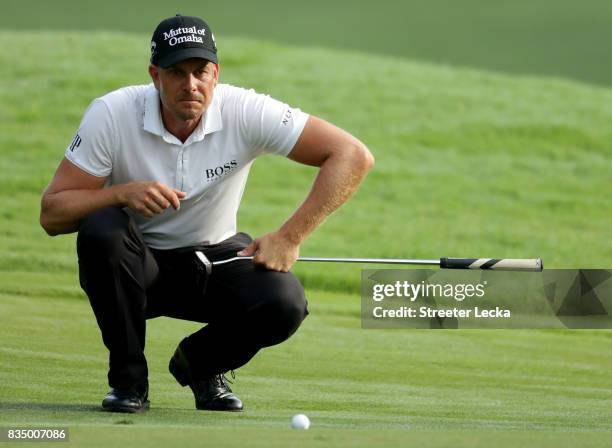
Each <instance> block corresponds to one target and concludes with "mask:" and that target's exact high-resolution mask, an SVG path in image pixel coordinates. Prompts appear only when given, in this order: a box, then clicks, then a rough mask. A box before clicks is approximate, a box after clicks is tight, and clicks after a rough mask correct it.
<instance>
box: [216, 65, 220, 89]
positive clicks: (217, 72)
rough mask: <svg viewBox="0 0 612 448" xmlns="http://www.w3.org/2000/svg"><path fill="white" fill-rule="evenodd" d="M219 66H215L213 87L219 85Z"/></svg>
mask: <svg viewBox="0 0 612 448" xmlns="http://www.w3.org/2000/svg"><path fill="white" fill-rule="evenodd" d="M220 69H221V66H220V65H219V64H215V86H216V85H217V84H218V83H219V70H220Z"/></svg>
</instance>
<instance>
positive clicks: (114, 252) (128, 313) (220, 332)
mask: <svg viewBox="0 0 612 448" xmlns="http://www.w3.org/2000/svg"><path fill="white" fill-rule="evenodd" d="M250 242H251V238H250V237H249V236H248V235H246V234H244V233H238V234H237V235H235V236H233V237H231V238H229V239H227V240H225V241H222V242H221V243H218V244H213V245H207V244H202V245H200V246H194V247H189V248H182V249H174V250H164V251H162V250H154V249H151V248H149V247H147V245H146V244H145V243H144V240H143V238H142V234H141V233H140V231H139V229H138V227H137V225H136V223H135V222H134V220H133V219H132V218H131V217H130V216H129V215H128V214H127V213H126V212H124V211H123V210H121V209H119V208H115V207H109V208H105V209H102V210H99V211H97V212H94V213H92V214H91V215H89V216H88V217H86V218H85V219H83V221H82V222H81V225H80V228H79V234H78V238H77V252H78V256H79V275H80V283H81V287H82V288H83V290H84V291H85V292H86V294H87V296H88V297H89V301H90V303H91V306H92V308H93V311H94V314H95V316H96V320H97V322H98V326H99V327H100V330H101V332H102V339H103V341H104V345H105V346H106V347H107V348H108V350H109V367H110V368H109V373H108V381H109V384H110V386H111V387H115V388H123V389H127V388H143V387H146V386H147V385H148V379H147V378H148V370H147V362H146V359H145V356H144V348H145V329H146V319H151V318H154V317H158V316H168V317H174V318H178V319H185V320H190V321H196V322H202V323H207V325H206V326H204V327H203V328H202V329H200V330H199V331H197V332H195V333H193V334H191V335H189V336H188V337H186V338H185V339H183V340H182V341H181V342H180V346H181V348H182V349H183V350H184V352H185V354H186V355H187V358H188V360H189V363H190V366H191V367H192V374H193V375H194V377H196V378H202V377H206V376H209V375H212V374H216V373H221V372H226V371H228V370H232V369H236V368H238V367H240V366H243V365H244V364H246V363H247V362H248V361H249V360H250V359H251V358H252V357H253V356H255V354H256V353H257V352H258V351H259V350H260V349H261V348H263V347H268V346H271V345H275V344H279V343H281V342H283V341H284V340H286V339H287V338H289V336H291V335H292V334H293V333H294V332H295V331H296V330H297V328H298V327H299V326H300V324H301V323H302V321H303V320H304V318H305V317H306V315H307V314H308V311H307V302H306V299H305V297H304V290H303V288H302V285H301V284H300V283H299V281H298V280H297V278H296V277H295V276H294V275H293V274H291V273H289V272H288V273H282V272H275V271H269V270H266V269H262V268H259V267H256V266H254V265H253V263H252V261H250V260H243V261H236V262H233V263H228V264H224V265H220V266H215V267H214V268H213V271H212V274H211V275H210V277H209V278H206V272H205V269H204V267H203V266H202V265H201V263H200V261H199V260H198V259H197V257H196V255H195V250H202V251H203V252H204V253H205V254H206V256H207V257H208V258H209V259H210V260H211V261H216V260H221V259H225V258H230V257H233V256H236V252H238V251H239V250H241V249H243V248H244V247H246V246H247V245H248V244H249V243H250Z"/></svg>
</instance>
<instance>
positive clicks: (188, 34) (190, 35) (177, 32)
mask: <svg viewBox="0 0 612 448" xmlns="http://www.w3.org/2000/svg"><path fill="white" fill-rule="evenodd" d="M205 35H206V28H199V29H198V28H196V27H195V26H191V27H189V28H173V29H171V30H170V31H168V32H164V41H168V45H170V46H171V47H174V46H175V45H177V44H182V43H183V42H198V43H201V44H202V43H204V39H203V37H204V36H205Z"/></svg>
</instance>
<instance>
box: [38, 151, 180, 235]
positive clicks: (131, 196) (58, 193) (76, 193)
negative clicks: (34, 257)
mask: <svg viewBox="0 0 612 448" xmlns="http://www.w3.org/2000/svg"><path fill="white" fill-rule="evenodd" d="M105 183H106V178H103V177H96V176H93V175H91V174H89V173H87V172H85V171H83V170H82V169H80V168H79V167H77V166H76V165H74V164H73V163H71V162H70V161H68V160H67V159H65V158H64V159H63V160H62V161H61V163H60V164H59V167H58V168H57V171H56V172H55V176H54V177H53V179H52V180H51V183H50V184H49V186H48V187H47V188H46V189H45V191H44V193H43V196H42V200H41V207H40V225H41V226H42V227H43V229H45V231H46V232H47V233H48V234H49V235H51V236H55V235H59V234H62V233H71V232H75V231H76V230H78V227H79V223H80V221H81V219H83V218H84V217H85V216H87V215H89V214H90V213H92V212H94V211H96V210H99V209H101V208H104V207H112V206H118V207H126V206H127V207H130V208H132V209H134V210H136V211H137V212H139V213H141V214H142V215H143V216H146V217H148V218H150V217H152V216H154V215H155V214H157V213H162V212H163V211H164V210H165V209H166V208H168V207H169V206H170V205H172V207H174V208H175V209H176V210H178V209H179V207H180V202H179V199H181V198H183V197H184V196H185V193H183V192H182V191H179V190H176V189H173V188H170V187H168V186H166V185H164V184H161V183H159V182H132V183H128V184H122V185H115V186H113V187H110V188H103V187H104V184H105Z"/></svg>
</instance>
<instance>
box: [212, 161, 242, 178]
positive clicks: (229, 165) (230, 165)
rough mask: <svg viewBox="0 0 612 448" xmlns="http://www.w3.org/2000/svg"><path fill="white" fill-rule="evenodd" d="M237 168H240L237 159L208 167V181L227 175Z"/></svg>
mask: <svg viewBox="0 0 612 448" xmlns="http://www.w3.org/2000/svg"><path fill="white" fill-rule="evenodd" d="M236 168H238V162H237V161H236V160H230V161H229V162H226V163H224V164H223V165H220V166H218V167H216V168H208V169H207V170H205V174H206V182H212V181H214V180H217V179H219V178H220V177H223V176H226V175H227V174H229V173H231V172H232V171H234V170H235V169H236Z"/></svg>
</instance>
